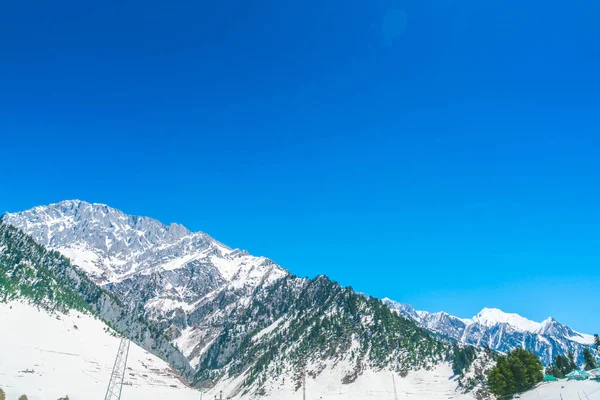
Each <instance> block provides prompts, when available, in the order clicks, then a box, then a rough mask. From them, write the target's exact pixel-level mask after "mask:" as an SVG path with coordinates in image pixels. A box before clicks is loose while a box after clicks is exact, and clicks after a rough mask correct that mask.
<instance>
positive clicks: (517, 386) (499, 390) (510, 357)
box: [488, 349, 543, 397]
mask: <svg viewBox="0 0 600 400" xmlns="http://www.w3.org/2000/svg"><path fill="white" fill-rule="evenodd" d="M542 379H543V373H542V363H541V361H540V359H539V358H538V357H537V356H536V355H535V354H533V353H531V352H529V351H527V350H524V349H515V350H513V351H511V352H509V353H508V354H507V355H506V356H500V357H498V359H497V360H496V366H495V367H494V368H492V369H491V370H490V373H489V375H488V386H489V389H490V392H491V393H492V394H494V395H496V396H498V397H503V396H509V395H513V394H515V393H520V392H524V391H526V390H529V389H531V388H533V387H534V386H535V385H536V384H537V383H538V382H540V381H541V380H542Z"/></svg>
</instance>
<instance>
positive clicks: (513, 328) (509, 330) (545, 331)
mask: <svg viewBox="0 0 600 400" xmlns="http://www.w3.org/2000/svg"><path fill="white" fill-rule="evenodd" d="M383 302H384V303H385V304H386V305H387V306H388V307H390V309H392V310H394V311H395V312H397V313H398V314H400V315H403V316H405V317H407V318H410V319H412V320H413V321H415V322H416V323H417V324H418V325H420V326H422V327H424V328H426V329H428V330H430V331H433V332H437V333H441V334H444V335H447V336H449V337H451V338H453V339H456V340H458V341H459V342H460V343H463V344H468V345H474V346H481V347H489V348H490V349H492V350H496V351H499V352H508V351H510V350H512V349H514V348H520V347H522V348H525V349H527V350H530V351H533V352H534V353H535V354H537V355H538V356H539V357H540V358H541V360H542V362H543V363H544V364H545V365H550V364H551V363H552V362H553V360H554V358H555V357H556V356H557V355H567V354H568V353H569V352H572V353H573V354H574V355H575V358H576V359H577V360H578V362H580V363H581V362H583V348H584V346H587V347H590V348H591V346H592V344H593V343H594V337H593V336H592V335H588V334H584V333H579V332H576V331H574V330H572V329H571V328H569V327H568V326H566V325H563V324H561V323H560V322H558V321H556V320H555V319H554V318H552V317H550V318H547V319H546V320H544V321H543V322H534V321H530V320H528V319H526V318H524V317H522V316H520V315H518V314H512V313H505V312H503V311H502V310H499V309H495V308H484V309H483V310H481V312H479V313H478V314H477V315H475V316H474V317H473V318H470V319H465V318H458V317H455V316H453V315H450V314H448V313H445V312H443V311H442V312H436V313H430V312H427V311H416V310H415V309H414V308H413V307H412V306H410V305H408V304H402V303H398V302H395V301H393V300H390V299H387V298H386V299H383Z"/></svg>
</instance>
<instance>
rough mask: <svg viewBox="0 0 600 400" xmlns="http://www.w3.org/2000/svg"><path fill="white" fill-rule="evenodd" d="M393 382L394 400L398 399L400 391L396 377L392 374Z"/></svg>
mask: <svg viewBox="0 0 600 400" xmlns="http://www.w3.org/2000/svg"><path fill="white" fill-rule="evenodd" d="M392 383H393V384H394V400H398V392H397V391H396V378H395V377H394V374H392Z"/></svg>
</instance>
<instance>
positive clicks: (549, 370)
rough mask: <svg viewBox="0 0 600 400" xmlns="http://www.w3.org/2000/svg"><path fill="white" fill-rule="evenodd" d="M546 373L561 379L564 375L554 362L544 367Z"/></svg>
mask: <svg viewBox="0 0 600 400" xmlns="http://www.w3.org/2000/svg"><path fill="white" fill-rule="evenodd" d="M546 373H547V374H548V375H552V376H553V377H555V378H558V379H562V378H564V377H565V375H564V374H563V372H562V371H561V370H560V368H558V367H557V366H556V364H554V365H551V366H549V367H548V368H546Z"/></svg>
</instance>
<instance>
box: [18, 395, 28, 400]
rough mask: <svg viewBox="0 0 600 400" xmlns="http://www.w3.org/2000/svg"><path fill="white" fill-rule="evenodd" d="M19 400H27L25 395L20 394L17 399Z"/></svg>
mask: <svg viewBox="0 0 600 400" xmlns="http://www.w3.org/2000/svg"><path fill="white" fill-rule="evenodd" d="M19 400H28V399H27V396H26V395H24V394H22V395H21V397H19Z"/></svg>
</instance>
